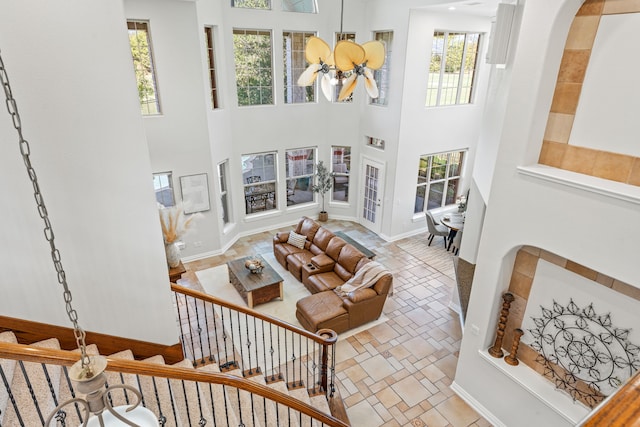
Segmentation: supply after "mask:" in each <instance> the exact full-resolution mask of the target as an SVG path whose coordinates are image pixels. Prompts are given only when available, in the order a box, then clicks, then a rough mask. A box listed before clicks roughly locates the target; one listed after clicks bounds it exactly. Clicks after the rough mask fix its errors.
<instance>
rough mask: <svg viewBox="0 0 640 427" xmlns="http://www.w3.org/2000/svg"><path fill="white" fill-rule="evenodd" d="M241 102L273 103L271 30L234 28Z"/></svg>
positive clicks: (239, 103) (234, 49) (239, 98)
mask: <svg viewBox="0 0 640 427" xmlns="http://www.w3.org/2000/svg"><path fill="white" fill-rule="evenodd" d="M233 51H234V56H235V63H236V87H237V89H238V105H240V106H244V105H271V104H273V78H272V76H273V66H272V61H271V56H272V55H271V32H270V31H268V30H241V29H234V30H233Z"/></svg>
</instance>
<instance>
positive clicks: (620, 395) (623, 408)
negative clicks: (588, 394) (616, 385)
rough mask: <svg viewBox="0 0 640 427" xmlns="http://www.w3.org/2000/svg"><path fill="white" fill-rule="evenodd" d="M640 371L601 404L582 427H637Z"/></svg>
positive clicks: (582, 423)
mask: <svg viewBox="0 0 640 427" xmlns="http://www.w3.org/2000/svg"><path fill="white" fill-rule="evenodd" d="M638 396H640V371H639V372H636V374H635V376H633V377H631V378H630V379H629V380H628V381H627V382H626V383H625V384H624V385H623V386H622V387H620V389H619V390H617V391H616V392H615V393H614V394H612V395H610V396H609V397H608V398H607V399H605V400H604V401H603V402H602V403H600V404H599V405H598V406H597V407H596V408H595V409H594V410H593V411H592V413H591V414H590V415H589V416H588V417H587V418H586V419H585V420H584V421H582V422H581V423H580V424H578V425H579V426H580V427H601V426H636V425H638V422H639V420H640V405H638Z"/></svg>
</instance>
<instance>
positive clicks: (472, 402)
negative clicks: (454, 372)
mask: <svg viewBox="0 0 640 427" xmlns="http://www.w3.org/2000/svg"><path fill="white" fill-rule="evenodd" d="M451 390H453V391H454V392H455V394H457V395H458V396H460V398H461V399H462V400H464V401H465V402H467V404H468V405H469V406H471V407H472V408H473V409H474V410H475V411H476V412H477V413H478V414H480V415H482V417H483V418H484V419H485V420H487V421H489V423H490V424H491V425H492V426H494V427H507V426H506V424H504V423H502V421H500V420H499V419H497V418H496V417H495V416H494V415H493V414H492V413H491V412H490V411H488V410H487V408H485V407H484V406H483V405H482V404H481V403H480V402H478V401H477V400H476V399H475V398H474V397H473V396H471V395H470V394H469V393H467V392H466V390H465V389H463V388H462V387H460V385H458V383H456V382H455V381H454V382H453V383H451Z"/></svg>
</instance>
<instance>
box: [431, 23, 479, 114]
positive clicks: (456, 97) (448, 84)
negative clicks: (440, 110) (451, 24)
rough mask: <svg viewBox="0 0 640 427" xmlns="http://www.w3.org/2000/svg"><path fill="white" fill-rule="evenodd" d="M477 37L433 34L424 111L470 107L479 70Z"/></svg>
mask: <svg viewBox="0 0 640 427" xmlns="http://www.w3.org/2000/svg"><path fill="white" fill-rule="evenodd" d="M480 39H481V35H480V34H479V33H464V32H448V31H436V32H435V33H434V34H433V44H432V48H431V62H430V64H429V75H428V80H427V100H426V106H427V107H435V106H439V105H455V104H469V103H471V99H472V97H473V89H474V84H475V78H476V68H477V66H478V51H479V47H480Z"/></svg>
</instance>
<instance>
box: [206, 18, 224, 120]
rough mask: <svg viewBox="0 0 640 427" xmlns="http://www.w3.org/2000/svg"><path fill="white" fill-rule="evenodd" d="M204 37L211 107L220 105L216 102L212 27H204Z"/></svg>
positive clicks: (216, 79)
mask: <svg viewBox="0 0 640 427" xmlns="http://www.w3.org/2000/svg"><path fill="white" fill-rule="evenodd" d="M204 38H205V40H206V43H207V60H208V63H207V64H208V68H209V84H210V85H211V108H213V109H214V110H215V109H216V108H219V107H220V104H219V103H218V77H217V76H216V55H215V50H214V43H213V28H212V27H204Z"/></svg>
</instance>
